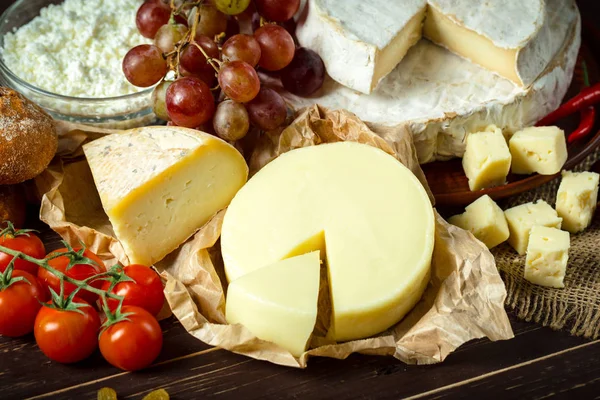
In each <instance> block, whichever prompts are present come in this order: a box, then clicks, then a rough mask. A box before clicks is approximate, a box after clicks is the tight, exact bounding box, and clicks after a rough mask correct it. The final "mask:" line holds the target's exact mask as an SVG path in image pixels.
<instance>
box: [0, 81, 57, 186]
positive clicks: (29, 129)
mask: <svg viewBox="0 0 600 400" xmlns="http://www.w3.org/2000/svg"><path fill="white" fill-rule="evenodd" d="M57 145H58V139H57V136H56V130H55V128H54V121H53V120H52V117H50V116H49V115H48V114H46V112H45V111H44V110H42V109H41V108H40V107H38V106H37V105H36V104H34V103H32V102H31V101H29V100H28V99H26V98H25V97H23V95H21V94H19V93H17V92H15V91H14V90H12V89H8V88H5V87H0V185H11V184H15V183H20V182H23V181H26V180H28V179H31V178H34V177H35V176H37V175H39V174H40V173H41V172H42V171H43V170H44V169H45V168H46V167H47V166H48V164H49V163H50V161H51V160H52V158H53V157H54V154H55V153H56V148H57Z"/></svg>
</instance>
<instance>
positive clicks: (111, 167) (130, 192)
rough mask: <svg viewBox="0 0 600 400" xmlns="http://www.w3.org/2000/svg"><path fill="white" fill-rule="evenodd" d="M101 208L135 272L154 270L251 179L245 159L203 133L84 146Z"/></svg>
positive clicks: (109, 139)
mask: <svg viewBox="0 0 600 400" xmlns="http://www.w3.org/2000/svg"><path fill="white" fill-rule="evenodd" d="M84 152H85V155H86V157H87V160H88V163H89V165H90V168H91V171H92V175H93V177H94V182H95V184H96V187H97V189H98V193H99V194H100V199H101V201H102V206H103V207H104V210H105V211H106V214H107V215H108V217H109V219H110V222H111V224H112V226H113V229H114V231H115V234H116V236H117V238H118V239H119V241H120V242H121V244H122V245H123V248H124V250H125V253H126V254H127V256H128V258H129V261H130V262H131V263H135V264H143V265H152V264H154V263H155V262H157V261H159V260H161V259H162V258H163V257H164V256H166V255H167V254H169V253H170V252H171V251H173V250H175V249H176V248H177V247H179V245H180V244H182V243H183V242H184V241H185V240H186V239H187V238H189V237H190V236H191V235H192V234H193V233H194V232H195V231H196V230H197V229H199V228H200V227H201V226H202V225H204V224H205V223H206V222H208V220H209V219H210V218H211V217H212V216H213V215H214V214H215V213H216V212H218V211H219V210H221V209H222V208H225V207H227V205H228V204H229V202H230V201H231V199H232V198H233V196H234V195H235V193H236V192H237V191H238V190H239V189H240V187H242V186H243V185H244V183H245V182H246V179H247V177H248V167H247V166H246V163H245V161H244V158H243V157H242V155H241V154H240V153H239V152H238V151H237V150H236V149H235V148H233V147H232V146H230V145H229V144H227V143H225V142H224V141H222V140H220V139H218V138H216V137H214V136H212V135H209V134H207V133H204V132H200V131H196V130H191V129H185V128H175V127H147V128H139V129H133V130H130V131H127V132H125V133H120V134H113V135H108V136H105V137H103V138H100V139H97V140H95V141H93V142H91V143H88V144H87V145H85V146H84Z"/></svg>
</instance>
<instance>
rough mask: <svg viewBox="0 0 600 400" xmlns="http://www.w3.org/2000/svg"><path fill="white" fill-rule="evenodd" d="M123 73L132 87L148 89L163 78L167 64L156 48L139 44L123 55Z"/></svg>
mask: <svg viewBox="0 0 600 400" xmlns="http://www.w3.org/2000/svg"><path fill="white" fill-rule="evenodd" d="M123 73H124V74H125V78H127V80H128V81H129V82H131V83H132V84H133V85H135V86H139V87H148V86H152V85H154V84H155V83H158V81H160V80H161V79H162V78H163V77H164V76H165V74H166V73H167V62H166V61H165V59H164V58H163V56H162V52H161V51H160V49H159V48H158V47H156V46H154V45H152V44H141V45H139V46H135V47H134V48H133V49H131V50H129V51H128V52H127V54H125V57H124V58H123Z"/></svg>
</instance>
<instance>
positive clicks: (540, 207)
mask: <svg viewBox="0 0 600 400" xmlns="http://www.w3.org/2000/svg"><path fill="white" fill-rule="evenodd" d="M504 216H505V217H506V222H507V223H508V229H509V231H510V236H509V238H508V243H509V244H510V245H511V246H512V247H513V248H514V249H515V250H516V251H517V253H519V254H520V255H523V254H525V252H526V250H527V244H528V243H529V234H530V232H531V228H533V227H534V226H536V225H541V226H547V227H551V228H557V229H560V226H561V223H562V218H560V217H559V216H558V214H557V213H556V211H555V210H554V209H553V208H552V207H550V205H549V204H548V203H546V202H545V201H544V200H538V201H537V202H536V203H526V204H521V205H520V206H516V207H513V208H509V209H508V210H506V211H505V212H504Z"/></svg>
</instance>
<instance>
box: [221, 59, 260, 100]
mask: <svg viewBox="0 0 600 400" xmlns="http://www.w3.org/2000/svg"><path fill="white" fill-rule="evenodd" d="M218 78H219V85H220V86H221V89H222V90H223V92H224V93H225V94H226V95H227V96H228V97H229V98H231V99H232V100H233V101H237V102H239V103H246V102H248V101H250V100H252V99H253V98H255V97H256V95H257V94H258V91H259V90H260V79H258V74H257V73H256V70H255V69H254V68H252V66H251V65H250V64H248V63H246V62H244V61H229V62H226V63H223V65H221V69H220V70H219V76H218Z"/></svg>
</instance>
